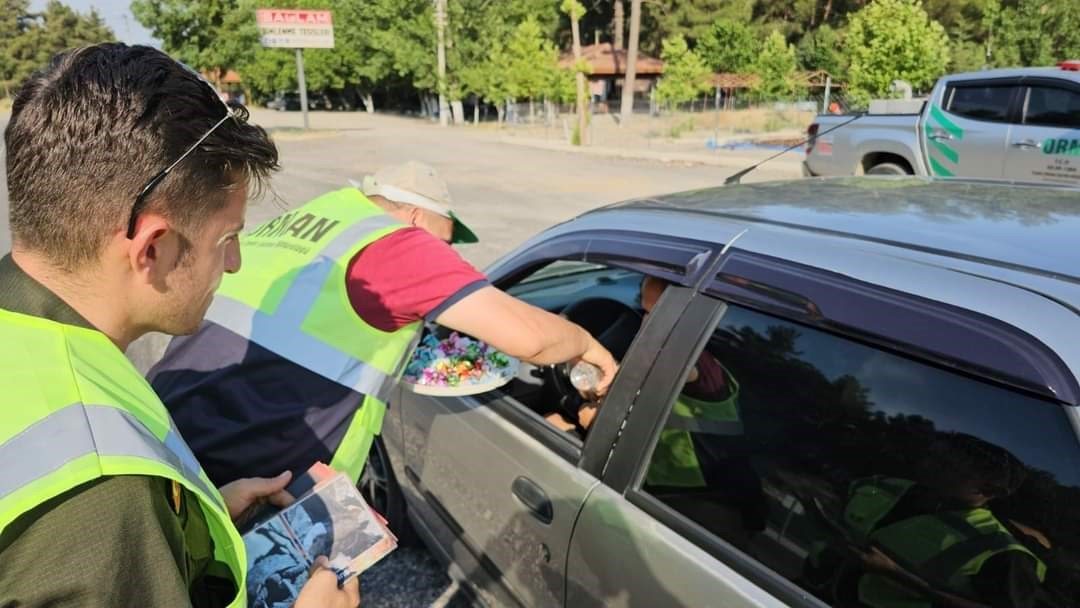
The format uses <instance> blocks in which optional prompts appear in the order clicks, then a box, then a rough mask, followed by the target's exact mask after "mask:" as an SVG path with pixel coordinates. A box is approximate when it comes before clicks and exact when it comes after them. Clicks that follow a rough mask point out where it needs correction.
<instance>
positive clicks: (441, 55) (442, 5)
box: [435, 0, 450, 127]
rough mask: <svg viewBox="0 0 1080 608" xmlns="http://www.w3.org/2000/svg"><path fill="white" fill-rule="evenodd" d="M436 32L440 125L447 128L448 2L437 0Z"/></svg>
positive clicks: (448, 113) (448, 107) (448, 108)
mask: <svg viewBox="0 0 1080 608" xmlns="http://www.w3.org/2000/svg"><path fill="white" fill-rule="evenodd" d="M435 30H436V32H438V37H439V49H438V66H439V84H438V87H439V124H440V125H441V126H444V127H445V126H446V125H447V124H448V118H449V115H450V106H449V105H448V104H447V103H446V0H435Z"/></svg>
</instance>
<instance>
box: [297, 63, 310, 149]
mask: <svg viewBox="0 0 1080 608" xmlns="http://www.w3.org/2000/svg"><path fill="white" fill-rule="evenodd" d="M296 80H297V81H298V82H297V84H299V85H300V111H301V112H302V113H303V114H304V130H305V131H307V130H308V116H307V111H308V105H307V82H306V80H305V78H304V49H296Z"/></svg>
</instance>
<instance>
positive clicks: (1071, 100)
mask: <svg viewBox="0 0 1080 608" xmlns="http://www.w3.org/2000/svg"><path fill="white" fill-rule="evenodd" d="M1024 124H1028V125H1039V126H1044V127H1064V128H1067V129H1080V93H1077V92H1075V91H1067V90H1065V89H1058V88H1054V87H1031V88H1030V89H1029V93H1028V102H1027V110H1026V111H1025V112H1024Z"/></svg>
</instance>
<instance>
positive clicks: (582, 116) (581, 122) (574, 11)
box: [561, 0, 589, 145]
mask: <svg viewBox="0 0 1080 608" xmlns="http://www.w3.org/2000/svg"><path fill="white" fill-rule="evenodd" d="M561 9H562V11H563V12H564V13H566V15H567V16H568V17H570V31H571V36H573V42H572V44H573V49H574V71H576V72H577V74H576V75H575V77H574V78H575V80H576V81H577V82H576V84H577V115H578V121H577V128H576V129H575V130H576V134H577V137H576V138H575V140H576V141H575V142H574V143H575V144H577V145H585V144H587V143H589V135H588V122H589V117H588V110H587V108H586V101H585V72H586V66H585V62H584V60H582V58H581V29H580V21H581V16H582V15H584V14H585V7H584V6H582V5H581V2H578V0H563V3H562V6H561Z"/></svg>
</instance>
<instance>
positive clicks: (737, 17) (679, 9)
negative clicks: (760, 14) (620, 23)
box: [627, 0, 757, 53]
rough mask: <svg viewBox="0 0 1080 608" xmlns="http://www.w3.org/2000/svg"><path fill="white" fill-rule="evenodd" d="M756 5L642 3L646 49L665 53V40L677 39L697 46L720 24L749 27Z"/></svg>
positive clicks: (740, 1)
mask: <svg viewBox="0 0 1080 608" xmlns="http://www.w3.org/2000/svg"><path fill="white" fill-rule="evenodd" d="M756 4H757V2H755V1H754V0H665V1H664V2H648V1H646V2H642V9H643V14H642V24H641V37H642V47H643V48H644V49H646V50H650V51H652V52H653V53H655V52H656V51H658V50H661V49H662V44H663V40H665V39H668V38H671V37H673V36H676V35H681V36H683V37H684V38H686V39H687V41H688V42H689V43H690V44H692V45H695V46H696V45H697V44H699V43H700V42H701V41H702V40H704V39H705V38H706V37H707V36H708V35H709V32H710V31H711V30H712V28H713V25H714V24H715V23H716V22H717V21H732V22H736V23H748V22H749V21H750V20H751V18H752V17H753V14H754V6H755V5H756ZM627 15H629V11H628V12H627Z"/></svg>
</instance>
